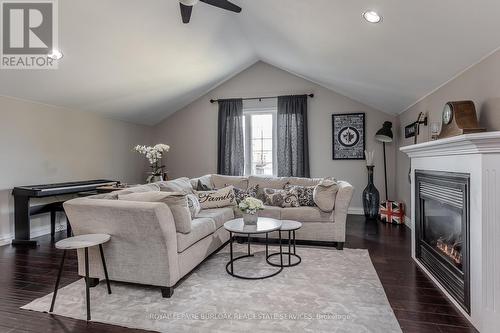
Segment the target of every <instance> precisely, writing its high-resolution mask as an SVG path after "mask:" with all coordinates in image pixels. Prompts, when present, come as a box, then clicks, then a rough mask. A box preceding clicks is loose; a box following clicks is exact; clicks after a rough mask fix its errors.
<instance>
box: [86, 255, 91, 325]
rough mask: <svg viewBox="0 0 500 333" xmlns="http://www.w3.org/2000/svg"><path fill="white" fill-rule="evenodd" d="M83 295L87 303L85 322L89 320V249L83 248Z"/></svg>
mask: <svg viewBox="0 0 500 333" xmlns="http://www.w3.org/2000/svg"><path fill="white" fill-rule="evenodd" d="M85 295H86V303H87V321H89V320H90V279H89V248H88V247H86V248H85Z"/></svg>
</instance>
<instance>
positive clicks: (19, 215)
mask: <svg viewBox="0 0 500 333" xmlns="http://www.w3.org/2000/svg"><path fill="white" fill-rule="evenodd" d="M117 183H118V182H117V181H113V180H107V179H96V180H86V181H78V182H68V183H58V184H45V185H29V186H18V187H14V189H13V190H12V195H13V196H14V223H15V225H14V228H15V238H14V240H13V241H12V245H28V246H36V245H37V242H36V241H35V240H31V239H30V216H31V215H35V214H39V213H43V212H50V213H51V224H52V234H53V232H54V231H53V230H54V225H55V214H54V211H55V210H58V209H59V210H61V209H62V202H52V203H49V204H45V205H37V206H35V207H30V198H46V197H52V196H57V195H65V194H75V193H83V192H89V191H96V188H98V187H100V186H104V185H113V184H117Z"/></svg>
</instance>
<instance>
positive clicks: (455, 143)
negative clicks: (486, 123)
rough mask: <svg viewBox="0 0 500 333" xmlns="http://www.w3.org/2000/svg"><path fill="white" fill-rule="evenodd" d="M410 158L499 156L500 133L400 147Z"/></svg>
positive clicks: (484, 133) (476, 134)
mask: <svg viewBox="0 0 500 333" xmlns="http://www.w3.org/2000/svg"><path fill="white" fill-rule="evenodd" d="M400 150H401V151H402V152H403V153H406V154H407V155H408V156H409V157H410V158H413V157H431V156H445V155H468V154H500V131H496V132H483V133H473V134H464V135H458V136H453V137H450V138H445V139H439V140H435V141H428V142H424V143H419V144H416V145H411V146H405V147H401V148H400Z"/></svg>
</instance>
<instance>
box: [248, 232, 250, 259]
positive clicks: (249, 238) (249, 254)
mask: <svg viewBox="0 0 500 333" xmlns="http://www.w3.org/2000/svg"><path fill="white" fill-rule="evenodd" d="M248 255H250V234H248Z"/></svg>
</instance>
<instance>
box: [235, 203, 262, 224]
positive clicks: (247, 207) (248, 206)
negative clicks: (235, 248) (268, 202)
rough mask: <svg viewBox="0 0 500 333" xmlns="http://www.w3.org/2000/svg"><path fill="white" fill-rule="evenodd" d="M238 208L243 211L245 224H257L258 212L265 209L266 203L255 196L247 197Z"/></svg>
mask: <svg viewBox="0 0 500 333" xmlns="http://www.w3.org/2000/svg"><path fill="white" fill-rule="evenodd" d="M238 208H239V209H240V211H241V212H242V213H243V222H244V223H245V224H257V219H258V216H257V212H258V211H259V210H263V209H264V203H263V202H262V200H259V199H257V198H254V197H246V198H245V199H243V200H242V201H241V202H240V203H239V204H238Z"/></svg>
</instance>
